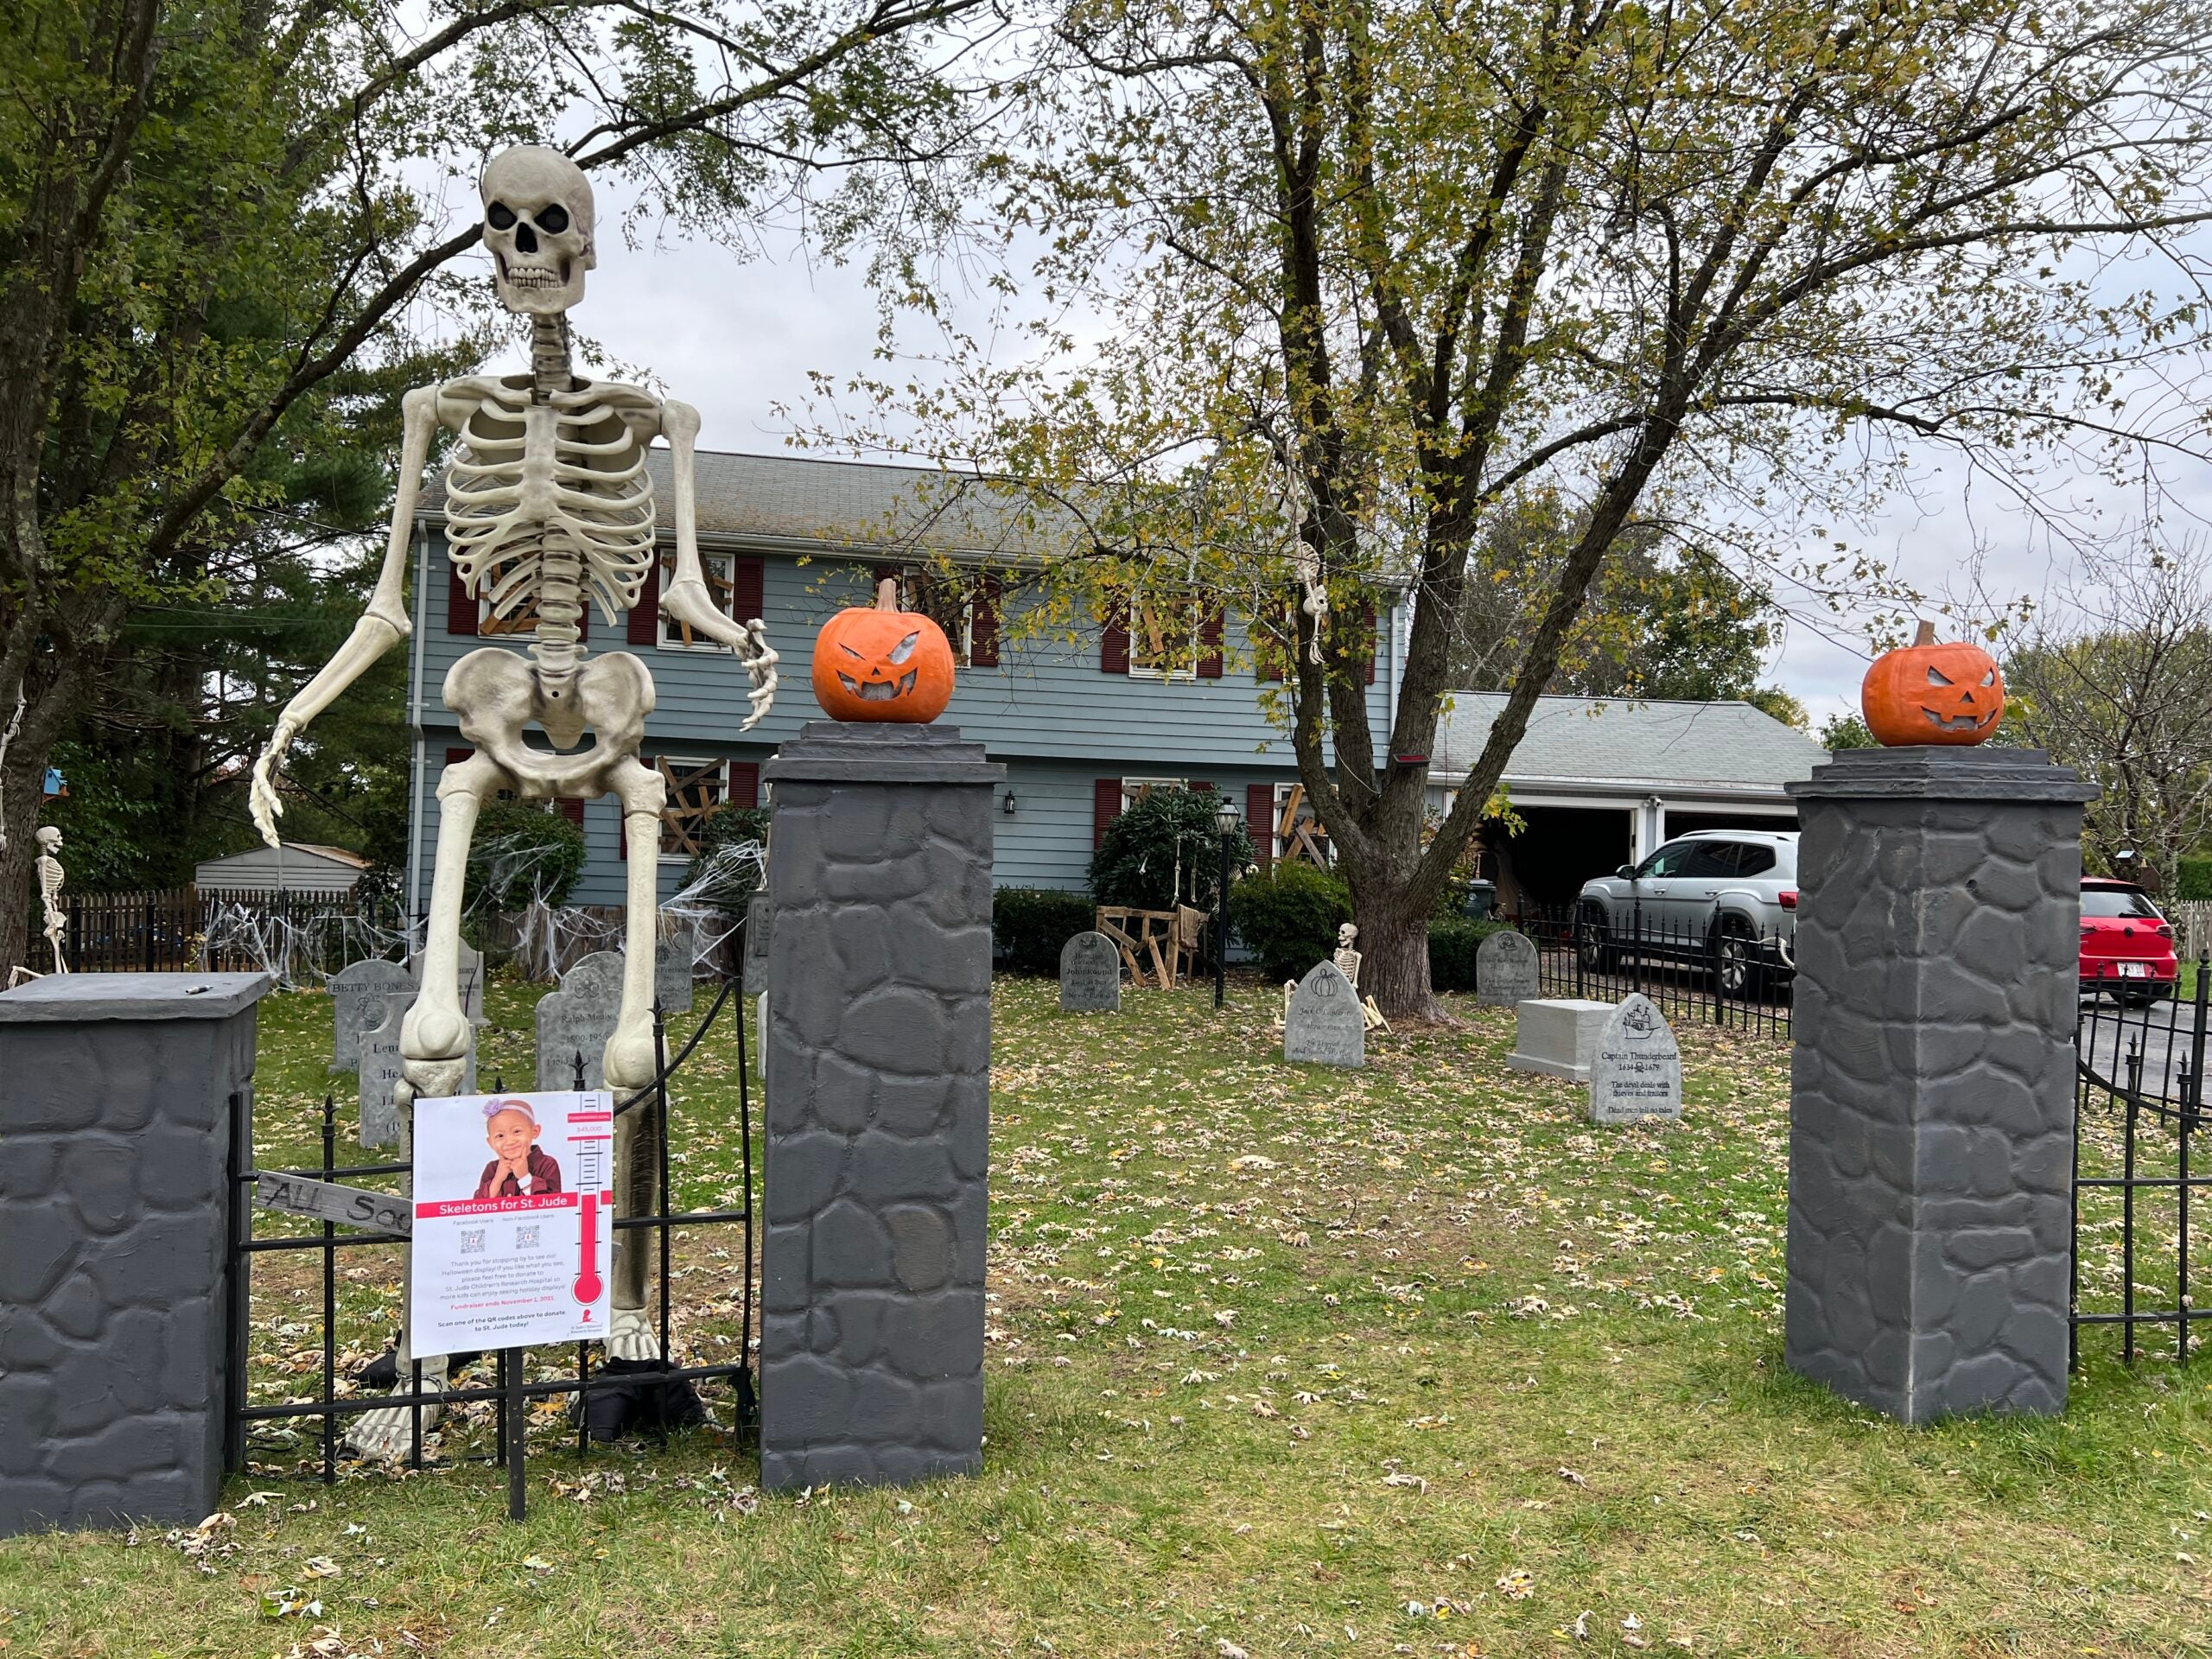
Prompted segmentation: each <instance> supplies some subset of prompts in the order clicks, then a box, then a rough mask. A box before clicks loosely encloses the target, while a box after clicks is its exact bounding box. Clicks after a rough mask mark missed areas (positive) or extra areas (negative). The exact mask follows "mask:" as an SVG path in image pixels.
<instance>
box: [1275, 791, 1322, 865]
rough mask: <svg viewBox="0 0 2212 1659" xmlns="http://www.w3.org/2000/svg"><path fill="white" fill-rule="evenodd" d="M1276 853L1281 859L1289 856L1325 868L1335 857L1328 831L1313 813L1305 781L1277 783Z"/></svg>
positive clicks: (1283, 859)
mask: <svg viewBox="0 0 2212 1659" xmlns="http://www.w3.org/2000/svg"><path fill="white" fill-rule="evenodd" d="M1274 854H1275V861H1276V862H1278V863H1281V862H1282V861H1285V860H1289V861H1294V862H1297V863H1301V864H1311V865H1312V866H1313V868H1316V869H1319V870H1325V869H1327V868H1329V866H1330V864H1331V863H1332V862H1333V861H1335V858H1336V853H1335V851H1334V849H1332V848H1331V847H1330V845H1329V833H1328V831H1327V830H1325V829H1322V827H1321V821H1320V820H1319V818H1317V817H1314V816H1313V804H1312V803H1311V802H1309V801H1308V800H1307V799H1306V785H1303V784H1277V785H1275V823H1274Z"/></svg>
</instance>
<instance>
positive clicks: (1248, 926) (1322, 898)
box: [1229, 861, 1351, 979]
mask: <svg viewBox="0 0 2212 1659" xmlns="http://www.w3.org/2000/svg"><path fill="white" fill-rule="evenodd" d="M1350 920H1351V888H1349V887H1346V886H1345V885H1344V878H1343V877H1341V876H1339V875H1338V874H1335V873H1334V872H1333V871H1329V870H1317V869H1315V868H1313V866H1312V865H1311V864H1300V863H1295V862H1290V861H1286V862H1283V863H1281V864H1278V865H1276V866H1275V868H1274V872H1273V873H1272V874H1268V875H1254V876H1247V877H1246V878H1245V879H1244V880H1242V881H1239V882H1238V883H1237V884H1236V886H1235V887H1231V888H1230V890H1229V922H1230V926H1231V927H1233V928H1234V929H1236V937H1237V938H1240V939H1242V940H1243V941H1244V945H1245V948H1246V949H1247V950H1249V951H1251V953H1252V954H1253V955H1254V956H1255V957H1258V958H1259V959H1260V967H1261V969H1262V972H1264V973H1265V974H1266V975H1267V976H1268V978H1269V979H1296V978H1298V977H1299V976H1301V975H1303V974H1304V973H1305V972H1306V969H1309V968H1311V967H1312V966H1313V964H1314V963H1317V962H1319V961H1320V960H1321V959H1322V958H1323V957H1328V956H1331V955H1333V954H1334V953H1335V951H1336V948H1337V929H1338V927H1340V926H1341V925H1344V923H1346V922H1348V921H1350Z"/></svg>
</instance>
